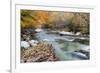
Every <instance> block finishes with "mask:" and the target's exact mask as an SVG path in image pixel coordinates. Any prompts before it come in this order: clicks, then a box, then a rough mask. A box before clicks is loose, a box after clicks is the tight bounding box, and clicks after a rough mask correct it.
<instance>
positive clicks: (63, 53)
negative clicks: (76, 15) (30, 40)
mask: <svg viewBox="0 0 100 73" xmlns="http://www.w3.org/2000/svg"><path fill="white" fill-rule="evenodd" d="M48 32H49V31H47V30H43V31H41V32H39V33H36V37H37V38H38V39H39V41H42V40H43V39H47V40H48V42H49V43H50V44H52V46H53V47H54V49H55V53H56V56H57V57H58V58H59V59H60V60H62V61H64V60H80V59H81V58H79V57H77V56H74V55H73V52H74V51H77V50H80V49H81V48H82V47H83V46H84V47H85V46H86V47H87V46H89V45H84V44H80V43H78V42H73V41H72V40H74V39H76V37H71V36H60V35H57V34H52V33H51V34H48Z"/></svg>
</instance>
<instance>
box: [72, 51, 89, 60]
mask: <svg viewBox="0 0 100 73" xmlns="http://www.w3.org/2000/svg"><path fill="white" fill-rule="evenodd" d="M72 55H73V56H76V57H79V58H81V59H88V57H87V56H86V55H85V54H83V53H80V52H73V53H72Z"/></svg>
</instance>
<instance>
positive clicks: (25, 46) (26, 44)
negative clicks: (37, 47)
mask: <svg viewBox="0 0 100 73" xmlns="http://www.w3.org/2000/svg"><path fill="white" fill-rule="evenodd" d="M21 47H23V48H25V49H27V48H28V47H30V45H29V43H28V42H26V41H21Z"/></svg>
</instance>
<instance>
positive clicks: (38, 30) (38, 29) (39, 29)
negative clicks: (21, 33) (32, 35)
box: [35, 28, 43, 32]
mask: <svg viewBox="0 0 100 73" xmlns="http://www.w3.org/2000/svg"><path fill="white" fill-rule="evenodd" d="M35 31H36V32H41V31H43V30H42V29H41V28H37V29H35Z"/></svg>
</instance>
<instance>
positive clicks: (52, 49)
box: [20, 9, 90, 63]
mask: <svg viewBox="0 0 100 73" xmlns="http://www.w3.org/2000/svg"><path fill="white" fill-rule="evenodd" d="M20 27H21V36H20V38H21V41H20V42H21V50H20V51H21V53H20V55H21V63H27V62H32V63H33V62H47V61H49V62H51V61H53V62H54V61H68V60H73V61H74V60H89V59H90V48H89V38H90V37H89V35H90V13H86V12H67V11H47V10H45V11H44V10H24V9H22V10H20Z"/></svg>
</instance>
